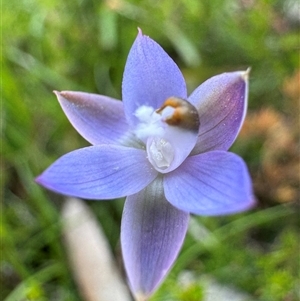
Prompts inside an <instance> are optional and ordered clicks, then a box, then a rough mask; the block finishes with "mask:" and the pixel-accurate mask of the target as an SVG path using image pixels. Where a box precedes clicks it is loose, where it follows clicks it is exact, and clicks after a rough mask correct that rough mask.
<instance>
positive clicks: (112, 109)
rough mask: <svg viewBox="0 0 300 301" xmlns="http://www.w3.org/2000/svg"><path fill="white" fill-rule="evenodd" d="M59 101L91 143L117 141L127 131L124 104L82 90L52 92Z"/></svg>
mask: <svg viewBox="0 0 300 301" xmlns="http://www.w3.org/2000/svg"><path fill="white" fill-rule="evenodd" d="M55 94H56V96H57V98H58V100H59V103H60V105H61V107H62V109H63V110H64V112H65V114H66V116H67V117H68V119H69V120H70V122H71V124H72V125H73V126H74V128H75V129H76V130H77V131H78V133H79V134H80V135H81V136H82V137H83V138H85V139H86V140H87V141H89V142H90V143H91V144H94V145H97V144H111V143H113V144H120V141H121V140H122V139H124V136H125V133H126V132H127V131H128V124H127V121H126V118H125V115H124V110H123V103H122V102H121V101H118V100H116V99H113V98H110V97H107V96H103V95H97V94H90V93H84V92H72V91H63V92H55Z"/></svg>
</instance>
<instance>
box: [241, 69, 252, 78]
mask: <svg viewBox="0 0 300 301" xmlns="http://www.w3.org/2000/svg"><path fill="white" fill-rule="evenodd" d="M250 72H251V67H249V68H247V70H246V71H242V72H241V75H242V78H243V79H244V80H245V81H248V79H249V74H250Z"/></svg>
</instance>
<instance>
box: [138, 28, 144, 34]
mask: <svg viewBox="0 0 300 301" xmlns="http://www.w3.org/2000/svg"><path fill="white" fill-rule="evenodd" d="M138 36H143V31H142V29H141V28H140V27H138Z"/></svg>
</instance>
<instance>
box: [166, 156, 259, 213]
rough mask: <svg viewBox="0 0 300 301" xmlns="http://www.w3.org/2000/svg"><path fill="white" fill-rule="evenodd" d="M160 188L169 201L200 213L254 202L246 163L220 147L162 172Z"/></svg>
mask: <svg viewBox="0 0 300 301" xmlns="http://www.w3.org/2000/svg"><path fill="white" fill-rule="evenodd" d="M164 188H165V195H166V198H167V200H168V201H169V202H170V203H171V204H172V205H174V206H175V207H177V208H179V209H181V210H184V211H187V212H190V213H194V214H200V215H223V214H232V213H237V212H240V211H243V210H246V209H249V208H250V207H252V206H253V205H254V203H255V199H254V196H253V191H252V184H251V179H250V176H249V173H248V170H247V167H246V164H245V163H244V161H243V160H242V159H241V158H240V157H238V156H237V155H235V154H233V153H228V152H224V151H212V152H208V153H204V154H201V155H197V156H193V157H189V158H187V159H186V161H185V162H184V163H183V164H182V165H181V166H180V167H179V168H177V169H176V170H174V171H173V172H171V173H169V174H166V175H165V178H164Z"/></svg>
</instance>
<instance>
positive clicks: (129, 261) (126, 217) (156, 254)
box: [121, 178, 189, 300]
mask: <svg viewBox="0 0 300 301" xmlns="http://www.w3.org/2000/svg"><path fill="white" fill-rule="evenodd" d="M188 217H189V214H188V213H185V212H183V211H181V210H178V209H176V208H175V207H173V206H172V205H171V204H170V203H168V202H167V200H166V199H165V196H164V192H163V184H162V180H161V179H160V178H157V179H156V180H155V181H154V182H153V183H151V184H150V185H149V186H147V187H146V188H145V189H144V190H142V191H141V192H139V193H137V194H135V195H132V196H129V197H128V198H127V199H126V202H125V207H124V212H123V218H122V228H121V244H122V253H123V258H124V263H125V268H126V271H127V275H128V278H129V282H130V286H131V289H132V291H133V293H134V295H135V296H136V297H137V300H146V297H149V296H150V295H151V294H152V293H153V292H154V290H155V289H156V288H157V287H158V285H159V284H160V283H161V282H162V280H163V278H164V277H165V276H166V274H167V272H168V271H169V269H170V267H171V265H172V264H173V262H174V261H175V259H176V257H177V255H178V252H179V250H180V248H181V246H182V243H183V240H184V237H185V234H186V230H187V226H188ZM138 297H139V298H140V299H139V298H138ZM144 298H145V299H144Z"/></svg>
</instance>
